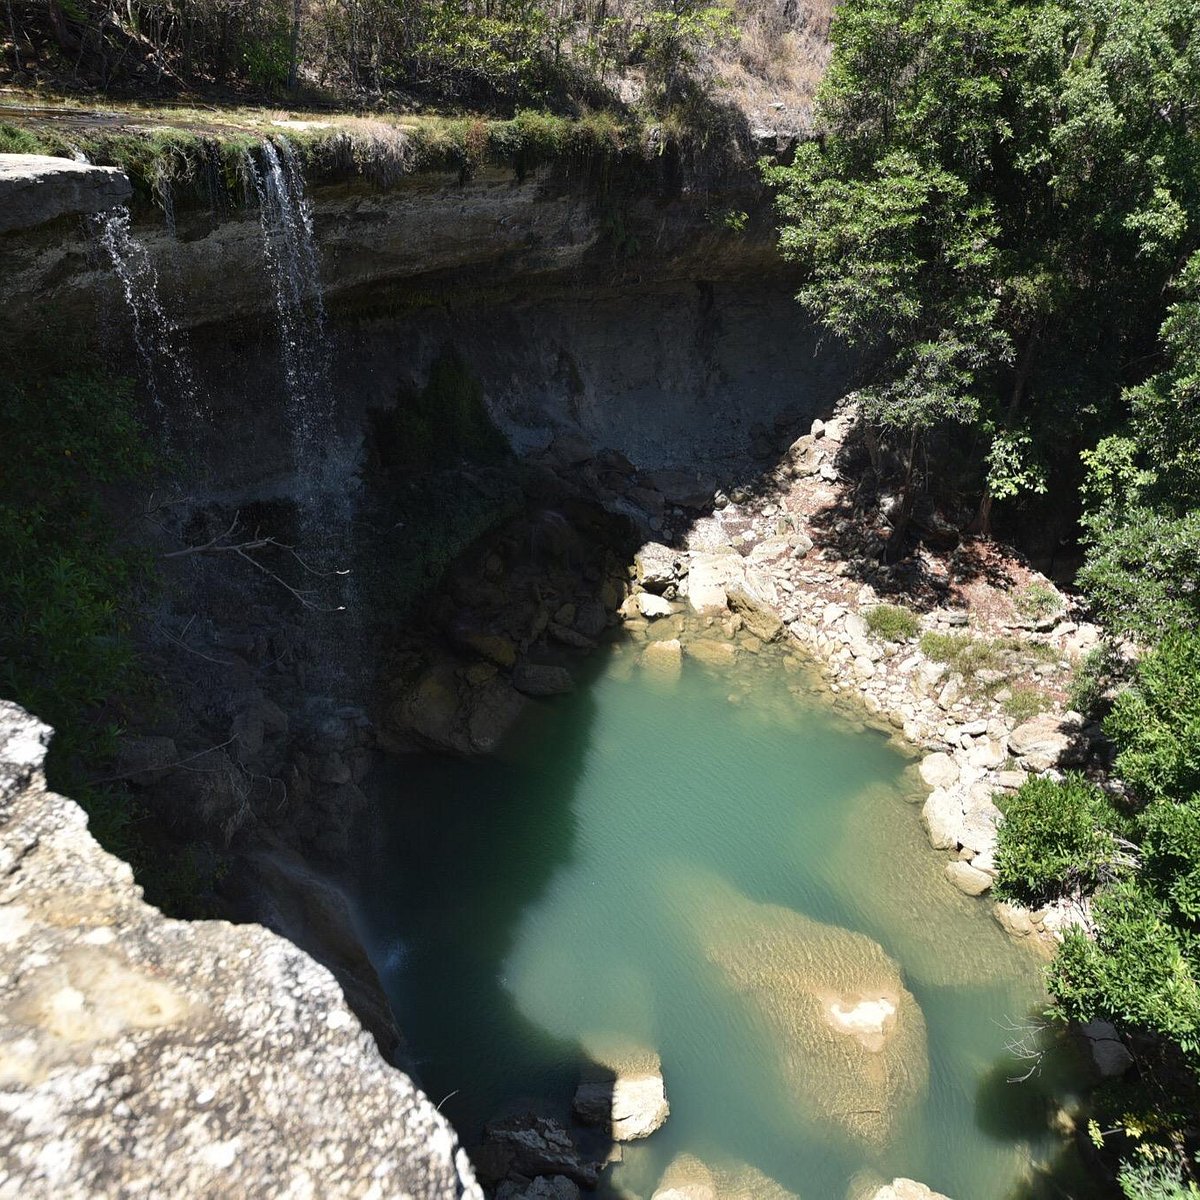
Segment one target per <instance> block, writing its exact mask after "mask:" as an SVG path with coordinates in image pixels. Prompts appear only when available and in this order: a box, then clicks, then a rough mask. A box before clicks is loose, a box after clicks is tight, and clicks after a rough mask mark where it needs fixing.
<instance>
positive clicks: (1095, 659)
mask: <svg viewBox="0 0 1200 1200" xmlns="http://www.w3.org/2000/svg"><path fill="white" fill-rule="evenodd" d="M1124 669H1125V664H1124V660H1123V659H1122V658H1121V654H1120V652H1119V651H1118V650H1117V648H1116V646H1114V645H1113V644H1112V643H1111V642H1101V643H1100V645H1098V646H1093V647H1092V648H1091V649H1090V650H1089V651H1088V652H1087V653H1086V654H1085V655H1084V656H1083V659H1082V661H1081V662H1080V663H1079V665H1078V666H1077V667H1076V668H1075V671H1074V674H1073V675H1072V676H1071V687H1070V691H1069V692H1068V695H1067V703H1068V704H1069V705H1070V706H1071V708H1073V709H1074V710H1075V711H1076V712H1078V713H1083V714H1084V716H1094V715H1095V714H1096V713H1098V712H1099V711H1100V710H1101V709H1102V708H1103V707H1104V705H1105V700H1106V697H1107V695H1108V693H1109V692H1110V690H1111V689H1112V688H1113V686H1114V685H1115V684H1116V683H1117V682H1118V681H1119V680H1120V679H1121V678H1122V676H1123V674H1124Z"/></svg>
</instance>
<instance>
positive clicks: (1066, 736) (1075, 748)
mask: <svg viewBox="0 0 1200 1200" xmlns="http://www.w3.org/2000/svg"><path fill="white" fill-rule="evenodd" d="M1008 748H1009V750H1010V751H1011V752H1012V754H1013V755H1014V756H1015V757H1017V758H1019V759H1020V760H1021V761H1022V762H1023V763H1024V764H1025V765H1026V766H1028V767H1029V768H1030V769H1031V770H1034V771H1046V770H1049V769H1050V768H1051V767H1057V766H1064V765H1067V764H1070V763H1079V762H1082V761H1083V760H1084V758H1085V757H1086V755H1087V749H1088V740H1087V738H1086V736H1085V735H1084V732H1083V720H1082V718H1081V717H1080V716H1079V715H1078V713H1066V714H1064V715H1062V716H1059V715H1058V714H1056V713H1049V712H1047V713H1039V714H1038V715H1037V716H1036V717H1032V718H1030V719H1029V720H1028V721H1026V722H1024V724H1022V725H1018V726H1017V727H1016V729H1014V730H1013V731H1012V733H1011V734H1009V737H1008Z"/></svg>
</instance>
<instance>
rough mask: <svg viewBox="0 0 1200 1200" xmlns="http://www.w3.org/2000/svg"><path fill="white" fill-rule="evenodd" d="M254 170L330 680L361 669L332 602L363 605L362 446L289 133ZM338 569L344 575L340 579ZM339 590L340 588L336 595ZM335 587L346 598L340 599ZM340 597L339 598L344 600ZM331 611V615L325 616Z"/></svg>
mask: <svg viewBox="0 0 1200 1200" xmlns="http://www.w3.org/2000/svg"><path fill="white" fill-rule="evenodd" d="M246 176H247V177H248V179H249V181H250V183H251V184H252V185H253V188H254V192H255V195H256V196H257V199H258V206H259V219H260V222H261V225H262V238H263V255H264V258H265V260H266V266H267V274H268V277H269V278H270V281H271V286H272V290H273V291H274V294H275V315H276V322H277V324H278V327H279V345H280V356H281V359H282V365H283V372H284V379H285V382H286V387H287V405H288V418H289V424H290V426H291V436H292V447H293V457H294V466H295V473H296V480H297V485H298V486H297V499H298V515H299V518H300V536H301V541H302V545H301V549H302V550H303V552H304V557H305V559H306V561H307V562H309V563H312V564H313V565H314V572H313V573H314V574H317V575H319V576H322V577H324V578H325V580H326V584H325V585H324V586H323V587H320V591H322V592H323V593H324V595H323V602H322V603H321V604H320V605H319V606H316V605H314V607H318V610H319V611H318V613H317V614H316V615H315V619H314V620H312V621H311V622H310V623H309V625H308V636H309V642H310V652H311V654H312V658H313V662H314V665H315V666H316V668H317V671H316V674H317V675H318V676H319V677H320V678H321V680H322V682H323V684H324V685H325V686H326V687H328V688H329V689H334V688H336V687H337V686H338V685H339V684H340V683H341V682H343V681H345V680H346V679H347V678H348V677H349V675H350V674H352V673H353V671H354V670H355V669H356V667H355V663H354V653H353V650H352V647H351V646H348V645H347V639H346V636H345V634H346V630H345V627H344V624H343V623H342V622H341V621H337V620H331V619H330V616H329V612H330V609H347V608H349V609H356V608H357V604H356V597H355V590H354V580H353V578H352V577H349V578H348V577H347V576H348V575H349V571H348V569H347V562H346V555H347V552H348V547H349V545H350V542H351V537H350V533H351V526H352V521H353V512H354V496H353V487H354V478H355V458H356V455H355V452H354V448H353V447H352V446H351V445H350V444H349V443H347V442H346V441H345V440H344V439H343V438H341V437H340V436H339V435H338V432H337V430H336V426H335V421H334V401H333V387H332V381H331V371H330V345H329V339H328V336H327V334H326V329H325V304H324V300H323V297H322V293H321V274H320V264H319V260H318V256H317V246H316V241H315V239H314V236H313V218H312V205H311V203H310V202H309V199H308V197H307V195H306V194H305V191H304V175H303V172H302V171H301V169H300V163H299V161H298V159H297V156H296V152H295V149H294V148H293V147H292V145H291V143H290V142H288V141H287V139H286V138H282V137H281V138H278V139H276V140H274V141H271V140H268V141H264V142H263V143H262V145H261V147H260V148H259V153H258V154H257V155H254V154H249V153H248V154H247V155H246ZM334 577H340V578H337V579H336V582H335V578H334ZM331 593H332V594H331ZM334 594H336V595H337V596H338V598H339V599H337V600H335V599H334V598H333V596H334ZM339 600H340V602H339ZM322 614H323V615H322Z"/></svg>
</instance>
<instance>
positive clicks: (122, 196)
mask: <svg viewBox="0 0 1200 1200" xmlns="http://www.w3.org/2000/svg"><path fill="white" fill-rule="evenodd" d="M132 195H133V187H132V185H131V184H130V182H129V179H128V178H127V177H126V175H125V173H124V172H123V171H120V170H118V169H117V168H116V167H94V166H92V165H91V164H90V163H82V162H76V161H75V160H74V159H71V158H55V157H53V156H51V155H47V154H0V233H7V232H9V230H12V229H29V228H32V227H33V226H35V225H42V224H44V223H45V222H47V221H53V220H54V218H55V217H61V216H66V215H70V214H76V213H99V212H105V211H107V210H108V209H110V208H116V207H117V205H119V204H124V203H125V201H126V200H128V199H129V197H130V196H132Z"/></svg>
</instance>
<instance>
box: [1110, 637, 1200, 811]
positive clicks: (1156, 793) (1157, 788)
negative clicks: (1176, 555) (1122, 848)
mask: <svg viewBox="0 0 1200 1200" xmlns="http://www.w3.org/2000/svg"><path fill="white" fill-rule="evenodd" d="M1104 729H1105V732H1107V733H1108V735H1109V736H1110V737H1112V738H1113V740H1114V741H1116V743H1117V744H1118V745H1119V746H1120V747H1121V751H1120V753H1119V754H1118V756H1117V763H1116V765H1117V772H1118V774H1119V775H1120V776H1121V778H1122V779H1124V780H1125V781H1126V782H1127V783H1128V784H1129V785H1130V787H1132V788H1133V790H1134V792H1135V793H1136V795H1137V796H1138V798H1139V799H1140V800H1141V801H1142V802H1143V803H1149V802H1151V801H1154V800H1164V799H1168V800H1175V799H1178V798H1182V797H1187V796H1192V795H1194V794H1196V793H1197V792H1200V635H1197V634H1194V633H1188V632H1183V631H1176V632H1174V633H1170V634H1168V635H1167V636H1166V637H1165V638H1163V640H1162V641H1161V642H1160V643H1159V645H1158V646H1157V647H1155V649H1153V650H1152V651H1150V652H1149V653H1148V654H1146V655H1145V657H1144V658H1143V659H1142V660H1141V662H1139V663H1138V665H1137V669H1136V672H1135V680H1134V683H1133V685H1132V686H1131V687H1129V688H1127V689H1126V690H1125V691H1124V692H1122V693H1121V694H1120V695H1119V696H1118V697H1117V699H1116V702H1115V703H1114V704H1113V710H1112V712H1111V713H1110V714H1109V716H1108V718H1107V720H1106V721H1105V722H1104Z"/></svg>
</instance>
